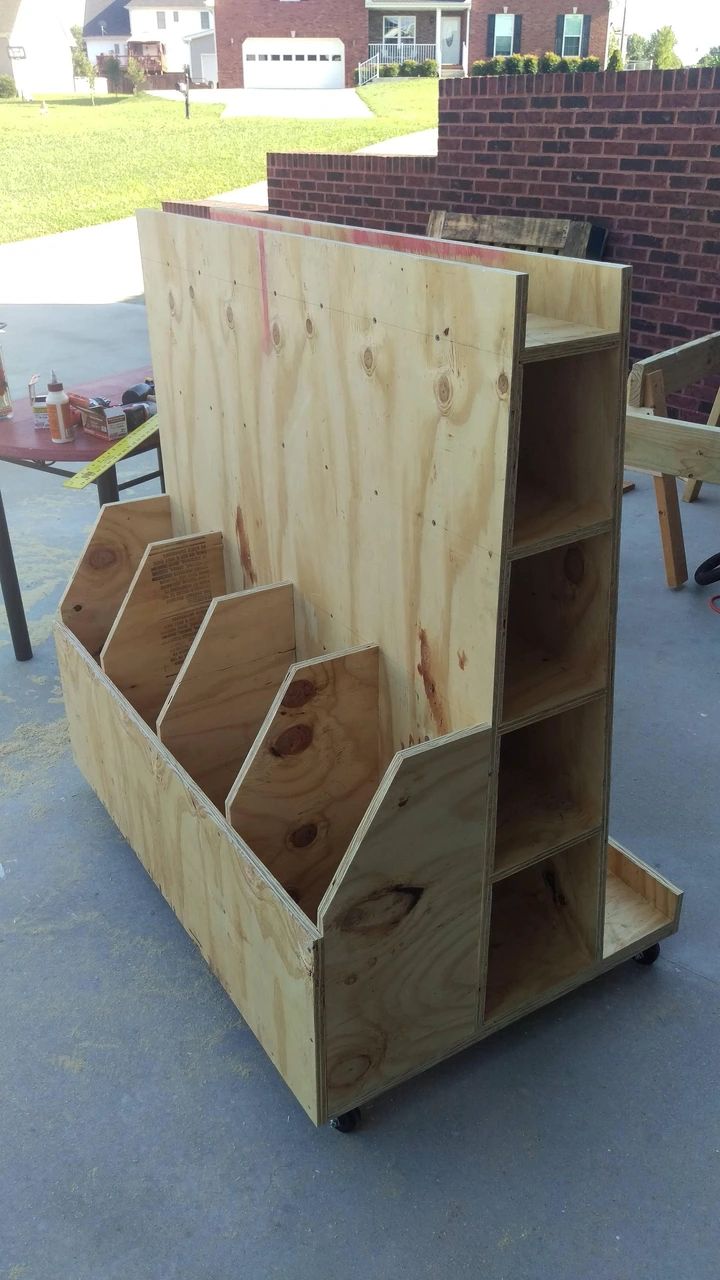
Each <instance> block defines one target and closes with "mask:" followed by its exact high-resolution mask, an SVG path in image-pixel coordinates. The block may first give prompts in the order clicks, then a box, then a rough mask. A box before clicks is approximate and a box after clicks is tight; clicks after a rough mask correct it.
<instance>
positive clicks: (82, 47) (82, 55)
mask: <svg viewBox="0 0 720 1280" xmlns="http://www.w3.org/2000/svg"><path fill="white" fill-rule="evenodd" d="M70 34H71V36H72V38H73V40H74V44H73V47H72V68H73V75H74V76H77V77H78V78H79V77H81V76H84V75H85V70H84V68H85V65H86V63H87V61H88V56H87V45H86V43H85V40H84V38H83V29H82V27H71V28H70Z"/></svg>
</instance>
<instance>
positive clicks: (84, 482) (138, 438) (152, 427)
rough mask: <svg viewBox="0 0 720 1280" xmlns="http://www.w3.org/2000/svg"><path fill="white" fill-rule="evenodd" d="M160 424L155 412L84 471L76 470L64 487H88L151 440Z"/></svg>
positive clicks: (94, 459) (89, 464) (64, 482)
mask: <svg viewBox="0 0 720 1280" xmlns="http://www.w3.org/2000/svg"><path fill="white" fill-rule="evenodd" d="M158 425H159V424H158V416H157V414H154V416H153V417H152V418H148V420H147V422H143V424H142V426H140V427H135V430H134V431H129V432H128V434H127V435H126V436H123V437H122V439H121V440H116V441H115V444H111V445H110V448H109V449H106V450H105V452H104V453H101V454H100V456H99V457H97V458H93V461H92V462H88V464H87V466H86V467H83V469H82V471H76V472H75V475H74V476H70V478H69V479H68V480H64V481H63V488H64V489H85V488H87V486H88V485H89V484H92V482H93V480H97V478H98V476H101V475H102V474H103V472H104V471H109V470H110V468H111V467H114V466H115V463H116V462H121V461H122V459H123V458H126V457H127V455H128V454H129V453H132V451H133V449H136V448H137V446H138V445H139V444H144V442H145V441H146V440H149V439H150V436H152V435H154V434H155V432H156V431H157V429H158Z"/></svg>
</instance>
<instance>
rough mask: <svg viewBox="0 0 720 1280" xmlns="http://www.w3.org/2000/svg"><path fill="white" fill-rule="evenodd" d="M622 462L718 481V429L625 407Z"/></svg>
mask: <svg viewBox="0 0 720 1280" xmlns="http://www.w3.org/2000/svg"><path fill="white" fill-rule="evenodd" d="M625 463H626V465H627V466H628V467H635V468H636V469H637V470H638V471H650V472H653V471H661V472H664V473H665V474H666V475H669V476H673V477H675V476H688V477H690V478H691V479H693V480H709V481H710V482H711V483H712V484H720V431H718V430H717V429H716V428H715V427H712V426H707V427H706V426H702V425H701V424H700V423H696V422H681V421H679V420H678V419H677V418H663V417H658V416H657V415H656V414H653V413H643V412H642V411H641V410H639V409H638V410H633V409H628V411H627V417H626V419H625Z"/></svg>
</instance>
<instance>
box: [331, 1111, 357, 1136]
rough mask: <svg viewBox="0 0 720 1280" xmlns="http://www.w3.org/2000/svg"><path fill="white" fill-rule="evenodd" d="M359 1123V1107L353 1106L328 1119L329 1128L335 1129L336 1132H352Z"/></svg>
mask: <svg viewBox="0 0 720 1280" xmlns="http://www.w3.org/2000/svg"><path fill="white" fill-rule="evenodd" d="M359 1124H360V1109H359V1107H353V1109H352V1111H346V1112H345V1113H344V1114H343V1115H341V1116H333V1118H332V1120H331V1121H330V1128H331V1129H337V1131H338V1133H352V1132H353V1130H354V1129H357V1127H358V1125H359Z"/></svg>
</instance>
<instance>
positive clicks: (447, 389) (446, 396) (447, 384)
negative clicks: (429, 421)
mask: <svg viewBox="0 0 720 1280" xmlns="http://www.w3.org/2000/svg"><path fill="white" fill-rule="evenodd" d="M435 399H436V400H437V402H438V405H439V406H440V410H441V412H442V413H447V411H448V409H449V408H450V405H451V404H452V402H453V385H452V382H451V381H450V378H449V377H448V375H447V374H446V373H441V374H440V377H439V378H438V380H437V382H436V383H435Z"/></svg>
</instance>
